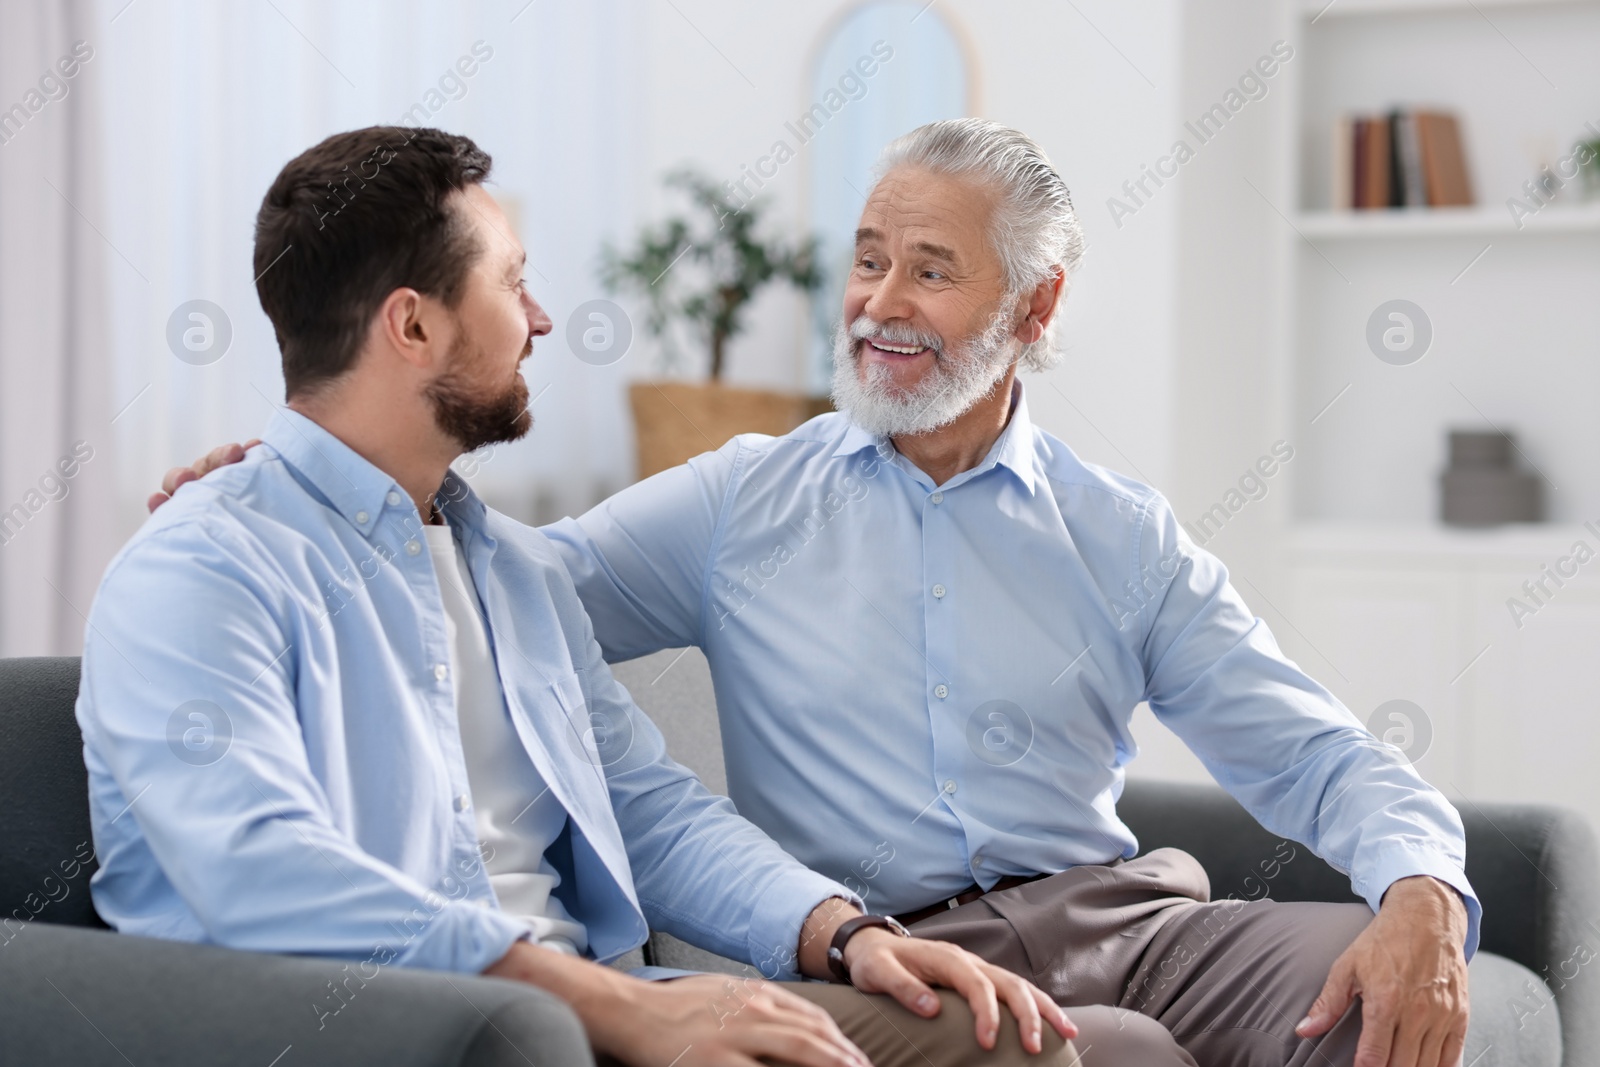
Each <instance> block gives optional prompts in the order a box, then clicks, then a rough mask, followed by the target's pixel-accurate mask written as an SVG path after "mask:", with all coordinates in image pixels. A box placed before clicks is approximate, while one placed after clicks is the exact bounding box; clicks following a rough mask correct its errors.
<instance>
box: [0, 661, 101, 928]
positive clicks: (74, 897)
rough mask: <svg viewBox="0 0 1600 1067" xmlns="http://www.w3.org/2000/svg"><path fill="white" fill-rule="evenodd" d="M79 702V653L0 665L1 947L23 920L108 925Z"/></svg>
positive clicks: (79, 924) (77, 924) (76, 924)
mask: <svg viewBox="0 0 1600 1067" xmlns="http://www.w3.org/2000/svg"><path fill="white" fill-rule="evenodd" d="M77 699H78V658H77V657H76V656H62V657H50V658H44V657H40V658H32V659H0V943H4V942H6V941H10V940H11V938H12V937H14V936H16V933H17V930H18V929H19V925H20V924H22V923H26V922H30V921H37V922H49V923H64V924H68V925H72V926H101V927H103V926H104V925H105V924H104V923H102V922H101V921H100V917H99V916H98V915H96V914H95V910H94V905H93V904H92V903H90V900H89V876H90V875H91V874H93V873H94V870H95V862H94V839H93V836H92V835H91V833H90V831H89V777H88V771H87V770H85V769H84V765H83V737H82V735H81V734H79V732H78V722H77V720H76V719H75V718H74V717H73V707H74V705H75V703H76V702H77Z"/></svg>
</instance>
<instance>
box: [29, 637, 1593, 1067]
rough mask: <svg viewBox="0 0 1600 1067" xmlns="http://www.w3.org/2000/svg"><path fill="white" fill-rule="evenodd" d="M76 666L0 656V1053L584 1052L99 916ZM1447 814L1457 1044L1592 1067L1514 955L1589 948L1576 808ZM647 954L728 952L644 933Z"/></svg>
mask: <svg viewBox="0 0 1600 1067" xmlns="http://www.w3.org/2000/svg"><path fill="white" fill-rule="evenodd" d="M618 674H619V675H620V676H621V677H622V678H623V680H624V682H625V683H627V684H628V685H629V688H630V689H632V690H633V692H634V694H635V696H636V697H637V698H638V699H639V702H640V704H641V705H642V706H643V707H644V708H645V710H646V711H647V712H648V713H649V714H650V715H651V717H652V718H654V719H656V721H658V722H659V723H660V724H661V726H662V729H663V730H664V731H665V732H666V733H667V736H668V741H669V745H670V747H671V748H672V751H673V752H674V754H675V755H677V756H678V758H680V759H682V760H683V761H684V762H686V763H688V764H689V765H690V766H692V767H694V768H695V769H696V770H697V771H699V772H700V773H701V775H702V777H704V778H705V779H706V780H707V782H708V784H710V785H711V786H712V788H716V789H720V788H722V785H723V782H724V780H725V779H724V775H723V771H722V760H721V746H720V740H719V736H718V732H717V727H716V716H715V712H714V710H713V708H712V704H711V690H710V682H709V679H708V676H707V673H706V668H705V662H704V660H703V659H702V658H701V657H700V655H699V654H698V653H697V652H690V653H688V654H686V655H683V656H681V658H680V657H679V654H678V653H663V654H661V655H658V656H653V657H647V658H646V659H643V660H636V661H634V662H632V663H627V664H621V665H619V667H618ZM77 678H78V663H77V660H76V659H69V658H63V659H24V660H0V1063H4V1064H7V1065H13V1064H14V1065H17V1067H24V1065H32V1064H46V1063H49V1064H54V1063H73V1064H84V1065H91V1067H92V1065H99V1064H106V1065H122V1064H126V1063H130V1062H131V1063H135V1064H141V1065H142V1064H146V1063H160V1064H189V1063H194V1064H200V1063H204V1064H208V1065H209V1064H223V1065H230V1064H240V1065H246V1064H248V1065H251V1067H274V1065H281V1067H298V1065H304V1064H318V1063H327V1064H350V1063H382V1064H386V1065H388V1064H392V1065H398V1067H409V1065H413V1064H415V1065H423V1064H457V1065H461V1067H478V1065H491V1067H500V1065H511V1064H526V1063H529V1062H532V1063H539V1064H585V1063H590V1062H592V1060H591V1056H590V1053H589V1050H588V1047H587V1044H586V1042H585V1040H584V1036H583V1032H582V1029H581V1028H580V1027H579V1025H578V1023H577V1020H576V1018H575V1017H574V1016H573V1015H572V1013H571V1012H570V1011H569V1010H568V1009H567V1008H566V1007H565V1006H564V1005H563V1004H561V1003H560V1002H559V1001H558V1000H556V999H555V998H552V997H549V996H547V995H545V994H542V993H541V992H540V991H538V990H536V989H532V988H528V987H525V986H521V985H518V984H515V983H510V982H501V981H496V980H494V979H485V978H478V977H471V976H463V975H453V974H452V975H446V974H439V973H434V972H423V971H406V970H403V969H399V968H387V969H384V970H383V971H382V972H381V973H380V974H378V975H377V976H376V977H373V978H370V979H368V980H366V981H362V980H361V978H360V977H358V976H356V977H353V976H352V975H351V973H350V972H348V971H346V970H344V969H343V968H344V965H343V964H338V963H332V962H329V961H326V960H317V959H309V958H296V957H287V956H269V955H264V954H257V953H245V952H235V951H231V950H227V949H219V948H212V947H206V946H196V945H186V944H176V943H171V942H164V941H153V940H149V939H145V938H137V937H131V936H127V935H121V934H116V933H113V932H111V931H109V930H107V929H105V926H104V924H103V923H102V922H101V921H100V919H99V917H98V916H97V915H96V914H95V912H94V908H93V906H92V904H91V903H90V899H89V892H88V881H89V876H90V874H91V873H92V872H93V869H94V864H93V859H92V856H90V852H89V848H90V835H89V822H88V804H87V799H86V796H85V778H84V769H83V761H82V752H81V740H80V738H79V736H78V732H77V727H76V724H75V722H74V720H73V715H72V708H73V701H74V699H75V696H76V691H77ZM1121 811H1122V813H1123V815H1124V817H1125V818H1126V819H1127V820H1128V822H1129V823H1130V825H1132V826H1133V828H1134V830H1135V832H1137V833H1138V834H1139V837H1140V841H1141V846H1142V847H1145V848H1154V847H1159V846H1162V845H1178V846H1180V847H1183V848H1186V849H1188V850H1189V851H1190V852H1192V853H1193V854H1194V855H1195V856H1196V857H1198V858H1199V859H1200V860H1201V862H1202V863H1203V864H1204V865H1205V866H1206V869H1207V871H1208V872H1209V873H1210V875H1211V881H1212V886H1213V888H1214V892H1216V894H1217V895H1219V896H1220V895H1225V894H1226V892H1228V891H1230V890H1228V889H1226V888H1225V887H1235V886H1236V887H1239V888H1238V889H1237V890H1233V891H1235V892H1237V893H1238V895H1241V896H1255V895H1258V890H1256V889H1255V888H1252V885H1253V883H1252V882H1250V881H1247V879H1252V878H1253V879H1255V880H1256V882H1255V884H1269V885H1270V893H1271V895H1272V896H1273V897H1275V898H1277V899H1284V900H1307V899H1326V900H1347V899H1351V898H1350V895H1349V889H1348V885H1347V883H1346V882H1345V880H1344V879H1343V878H1341V877H1340V876H1339V875H1337V874H1336V873H1335V872H1333V871H1332V870H1331V869H1329V868H1327V867H1326V866H1325V865H1323V864H1321V862H1320V861H1318V860H1316V859H1315V858H1314V857H1311V856H1310V855H1309V854H1308V853H1305V852H1304V851H1303V850H1301V852H1300V854H1299V855H1298V856H1297V858H1296V859H1295V860H1293V861H1292V862H1289V863H1286V864H1283V865H1282V866H1281V868H1279V869H1276V870H1275V871H1274V872H1273V874H1272V876H1271V877H1270V878H1264V875H1263V872H1262V871H1261V870H1259V869H1258V868H1259V861H1260V860H1261V859H1262V858H1263V857H1270V856H1272V855H1273V854H1274V848H1275V846H1276V845H1277V841H1276V839H1274V838H1272V837H1271V836H1270V835H1268V834H1266V832H1265V831H1263V830H1261V829H1260V827H1259V826H1257V825H1256V824H1255V823H1254V822H1253V821H1252V820H1251V819H1250V818H1249V817H1248V816H1247V815H1246V814H1245V813H1244V812H1243V811H1242V810H1241V809H1239V808H1238V806H1237V805H1235V804H1234V803H1233V802H1232V801H1231V800H1230V799H1229V798H1228V797H1227V796H1226V795H1225V794H1223V793H1222V792H1221V791H1220V790H1217V789H1213V788H1209V787H1196V786H1179V785H1170V784H1159V785H1158V784H1153V783H1133V784H1130V785H1129V787H1128V790H1127V793H1126V795H1125V796H1124V797H1123V801H1122V805H1121ZM1463 816H1464V818H1465V820H1466V823H1467V834H1468V839H1469V843H1468V853H1469V859H1468V864H1469V874H1470V875H1471V877H1472V879H1473V882H1474V884H1475V885H1476V886H1477V887H1478V889H1479V892H1480V893H1481V894H1482V896H1483V901H1484V906H1485V910H1486V917H1485V922H1484V928H1483V948H1484V951H1483V952H1481V953H1480V954H1479V956H1478V958H1477V960H1475V961H1474V963H1473V967H1472V980H1473V1031H1472V1035H1471V1040H1470V1041H1469V1044H1468V1050H1467V1055H1466V1060H1465V1062H1466V1063H1467V1064H1469V1065H1471V1067H1493V1065H1510V1064H1517V1065H1526V1067H1535V1065H1539V1067H1546V1065H1548V1067H1554V1065H1556V1064H1567V1065H1569V1067H1570V1065H1589V1064H1595V1065H1596V1067H1600V1058H1597V1056H1596V1049H1597V1047H1600V981H1597V979H1596V978H1595V977H1594V975H1592V974H1591V973H1589V972H1590V971H1591V970H1593V969H1594V968H1588V967H1583V968H1580V969H1579V970H1578V973H1577V975H1576V977H1574V978H1572V979H1571V980H1569V981H1566V982H1564V983H1559V984H1560V985H1561V988H1559V989H1557V990H1556V991H1555V992H1554V994H1553V995H1552V994H1550V993H1548V992H1546V993H1544V994H1542V995H1541V996H1539V997H1537V998H1536V997H1535V996H1533V995H1530V993H1529V990H1530V989H1532V990H1539V989H1544V988H1545V987H1544V986H1542V985H1534V986H1529V987H1526V988H1525V987H1524V983H1525V982H1534V983H1538V981H1539V979H1538V978H1536V977H1535V976H1534V973H1533V972H1537V973H1539V974H1552V975H1558V976H1559V975H1562V974H1565V973H1568V972H1569V971H1570V967H1568V968H1567V969H1566V970H1563V966H1562V965H1563V963H1564V961H1569V960H1572V959H1573V958H1574V951H1575V950H1576V949H1577V947H1578V946H1579V945H1580V944H1581V945H1593V946H1596V947H1600V928H1597V927H1595V926H1594V925H1592V924H1593V923H1594V922H1595V921H1596V920H1597V918H1600V906H1597V905H1600V873H1597V872H1600V865H1597V860H1596V852H1595V842H1594V836H1593V834H1592V833H1591V831H1590V830H1589V828H1588V827H1587V825H1586V824H1585V823H1584V822H1583V821H1582V820H1581V819H1579V818H1578V817H1577V816H1575V815H1572V814H1570V813H1568V812H1564V811H1561V810H1557V809H1551V808H1541V807H1531V806H1515V805H1483V806H1481V807H1473V806H1469V807H1467V809H1466V810H1465V811H1464V812H1463ZM645 956H646V957H647V958H649V959H650V960H651V962H656V963H660V964H664V965H676V966H696V967H700V968H703V969H708V970H727V971H737V970H739V965H738V964H735V963H734V962H733V961H730V960H723V959H721V958H719V957H714V956H710V955H708V954H706V953H703V952H700V951H699V950H696V949H693V948H691V947H690V946H687V945H684V944H682V943H681V942H677V941H675V940H674V939H672V938H669V937H666V936H663V935H657V936H656V937H654V938H652V941H651V944H650V945H649V946H647V950H646V954H645ZM625 962H627V963H634V962H637V960H630V961H625ZM1525 968H1531V971H1530V970H1527V969H1525ZM1518 1002H1521V1003H1522V1004H1523V1008H1522V1010H1521V1012H1520V1017H1519V1012H1518V1009H1517V1008H1516V1004H1517V1003H1518ZM1541 1005H1544V1006H1542V1007H1541ZM1519 1021H1520V1022H1521V1023H1522V1024H1523V1025H1521V1026H1520V1027H1519V1025H1518V1024H1519ZM1563 1042H1564V1043H1565V1044H1564V1047H1565V1050H1566V1051H1565V1055H1564V1056H1563V1053H1562V1048H1563Z"/></svg>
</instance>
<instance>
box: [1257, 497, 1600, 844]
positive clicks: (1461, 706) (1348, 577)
mask: <svg viewBox="0 0 1600 1067" xmlns="http://www.w3.org/2000/svg"><path fill="white" fill-rule="evenodd" d="M1580 542H1581V543H1583V544H1584V545H1586V546H1587V551H1592V552H1595V553H1596V554H1597V558H1595V559H1594V560H1592V561H1590V562H1589V563H1587V564H1586V565H1581V566H1580V565H1579V564H1578V563H1577V561H1576V559H1575V558H1574V556H1573V548H1574V546H1575V545H1576V544H1578V543H1580ZM1563 561H1566V562H1563ZM1284 564H1285V567H1286V572H1287V575H1288V578H1289V585H1290V597H1289V603H1288V605H1286V606H1285V612H1286V615H1287V617H1288V619H1289V620H1290V621H1292V623H1293V626H1292V627H1283V628H1280V629H1279V630H1278V631H1277V633H1278V639H1279V642H1280V644H1282V645H1283V647H1284V650H1285V651H1286V652H1287V653H1288V654H1289V655H1290V656H1291V657H1292V658H1294V659H1295V660H1296V661H1297V662H1298V663H1299V664H1300V665H1301V666H1302V667H1303V668H1305V669H1306V670H1307V672H1308V673H1310V674H1312V675H1313V676H1315V677H1316V678H1318V679H1319V680H1320V681H1322V682H1323V684H1325V685H1327V686H1328V688H1329V689H1331V690H1332V691H1333V692H1334V693H1335V694H1336V695H1337V696H1338V697H1339V698H1340V699H1341V700H1342V701H1344V702H1345V704H1346V705H1348V706H1349V707H1350V709H1351V710H1352V711H1353V712H1355V713H1356V715H1357V717H1358V718H1360V719H1362V721H1367V720H1368V718H1369V717H1370V716H1371V715H1372V713H1373V712H1374V711H1375V710H1376V709H1377V708H1378V707H1380V706H1381V705H1383V704H1384V703H1385V702H1387V701H1390V700H1409V701H1411V702H1413V703H1414V704H1416V705H1417V707H1419V708H1420V709H1422V713H1423V715H1424V716H1425V723H1424V725H1425V727H1426V728H1428V729H1429V730H1430V731H1431V734H1432V739H1431V742H1430V744H1429V746H1428V749H1427V751H1426V753H1425V754H1424V755H1422V756H1421V758H1420V759H1418V760H1417V769H1418V770H1419V771H1420V772H1421V773H1422V774H1423V776H1424V777H1425V778H1427V779H1428V780H1429V781H1430V782H1432V783H1433V784H1434V785H1436V786H1438V787H1439V788H1440V789H1441V790H1443V791H1444V792H1445V793H1447V794H1449V795H1451V796H1452V797H1458V798H1462V799H1461V800H1460V801H1459V802H1460V803H1462V805H1463V806H1466V805H1468V804H1470V803H1473V802H1477V801H1482V800H1515V801H1532V802H1542V803H1555V804H1564V805H1567V806H1570V807H1573V808H1576V809H1578V810H1580V811H1582V812H1583V813H1584V814H1585V815H1587V816H1588V817H1589V818H1590V819H1591V821H1594V822H1595V823H1596V824H1597V825H1600V715H1597V714H1596V712H1597V710H1600V706H1597V705H1600V695H1597V694H1600V536H1596V535H1595V534H1594V533H1593V532H1591V531H1590V530H1589V529H1587V528H1585V527H1565V526H1561V527H1517V528H1510V529H1506V530H1500V531H1485V532H1466V531H1450V530H1442V529H1437V528H1426V527H1419V528H1415V529H1412V528H1406V527H1353V526H1302V527H1300V528H1299V529H1297V530H1296V532H1295V533H1294V534H1293V535H1292V536H1291V538H1290V540H1289V546H1288V550H1287V552H1286V558H1285V560H1284ZM1559 570H1566V571H1568V572H1569V573H1570V574H1571V576H1570V577H1561V575H1560V574H1559V573H1558V571H1559ZM1558 579H1559V582H1560V584H1558V581H1557V580H1558ZM1524 583H1529V586H1530V588H1531V593H1530V592H1529V591H1528V590H1525V589H1524ZM1541 583H1542V588H1541ZM1512 598H1516V600H1517V602H1519V603H1521V604H1522V605H1524V606H1525V608H1527V609H1532V610H1531V613H1529V612H1528V611H1526V610H1524V611H1519V612H1517V613H1515V614H1514V613H1513V611H1512V610H1511V608H1510V607H1509V606H1508V603H1507V602H1508V601H1510V600H1512ZM1519 623H1520V625H1518V624H1519Z"/></svg>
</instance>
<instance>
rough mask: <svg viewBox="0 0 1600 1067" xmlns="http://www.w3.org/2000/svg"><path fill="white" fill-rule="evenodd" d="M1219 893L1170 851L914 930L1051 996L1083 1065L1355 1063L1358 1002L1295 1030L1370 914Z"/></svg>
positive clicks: (992, 897) (1096, 869)
mask: <svg viewBox="0 0 1600 1067" xmlns="http://www.w3.org/2000/svg"><path fill="white" fill-rule="evenodd" d="M1210 898H1211V887H1210V882H1209V880H1208V879H1207V877H1206V873H1205V870H1204V869H1203V868H1202V867H1201V866H1200V864H1199V862H1198V861H1196V860H1195V859H1194V857H1192V856H1190V855H1189V854H1188V853H1186V852H1182V851H1180V850H1178V849H1175V848H1162V849H1156V850H1155V851H1153V852H1150V853H1147V854H1146V855H1143V856H1140V857H1138V858H1137V859H1133V860H1128V861H1127V862H1118V863H1116V864H1114V865H1110V866H1098V865H1095V866H1084V867H1074V868H1072V869H1071V870H1069V871H1065V872H1063V873H1061V874H1057V875H1054V876H1052V877H1049V878H1042V879H1039V880H1038V881H1034V882H1029V883H1027V884H1025V885H1020V886H1017V887H1016V888H1014V889H1006V890H1002V891H1000V892H997V893H990V894H988V895H986V896H984V897H982V898H980V899H978V900H976V901H973V902H972V903H971V904H965V905H962V906H961V907H958V908H952V909H950V910H949V911H944V912H940V913H938V914H937V915H934V916H933V917H931V918H928V919H924V920H922V921H921V922H919V923H917V924H916V925H915V926H914V927H912V933H914V934H915V935H916V936H918V937H929V938H936V939H938V940H941V941H951V942H954V943H955V944H958V945H960V946H962V947H963V948H966V949H968V950H969V951H971V952H975V953H977V954H978V955H979V956H982V957H983V958H984V959H986V960H988V961H989V962H990V963H993V964H996V965H998V966H1001V967H1005V968H1006V969H1007V970H1011V971H1015V972H1016V973H1018V974H1021V975H1024V976H1025V977H1027V978H1029V979H1031V980H1032V981H1033V982H1034V983H1035V984H1037V985H1038V986H1039V987H1040V988H1041V989H1043V990H1044V991H1045V992H1046V993H1049V994H1050V995H1051V996H1052V997H1054V998H1055V999H1056V1001H1057V1002H1058V1003H1059V1004H1061V1005H1062V1006H1063V1007H1064V1008H1066V1009H1067V1015H1068V1017H1069V1018H1071V1019H1072V1021H1073V1022H1074V1023H1076V1024H1077V1026H1078V1037H1077V1038H1076V1040H1075V1041H1074V1044H1075V1045H1076V1049H1077V1052H1078V1054H1080V1055H1081V1056H1082V1062H1083V1064H1084V1067H1164V1065H1167V1064H1184V1065H1187V1067H1268V1065H1271V1067H1285V1065H1290V1067H1302V1065H1315V1067H1348V1065H1349V1064H1351V1063H1352V1062H1353V1061H1354V1059H1355V1050H1356V1042H1357V1041H1358V1039H1359V1038H1360V1036H1361V1014H1360V1002H1359V1000H1358V1001H1357V1002H1356V1003H1355V1004H1354V1005H1352V1007H1351V1009H1350V1010H1349V1011H1348V1012H1346V1013H1345V1015H1344V1017H1343V1018H1342V1019H1340V1020H1339V1022H1338V1024H1337V1025H1336V1026H1335V1027H1334V1028H1333V1029H1332V1030H1331V1031H1329V1032H1328V1033H1327V1034H1325V1035H1323V1036H1322V1037H1321V1038H1318V1039H1316V1040H1310V1041H1305V1040H1301V1039H1300V1038H1298V1037H1296V1036H1295V1034H1294V1027H1295V1024H1296V1023H1298V1022H1299V1021H1300V1020H1301V1019H1302V1018H1304V1017H1305V1014H1306V1012H1307V1011H1308V1010H1309V1009H1310V1008H1311V1003H1312V1001H1314V1000H1316V998H1317V994H1318V993H1319V992H1321V990H1322V986H1323V983H1324V982H1326V981H1327V977H1328V971H1329V969H1330V968H1331V967H1332V966H1333V961H1334V960H1335V959H1337V958H1338V956H1339V954H1340V953H1342V952H1343V951H1344V950H1345V949H1346V948H1347V947H1349V945H1350V943H1351V942H1352V941H1353V940H1355V938H1356V935H1358V934H1359V933H1360V932H1361V931H1362V930H1363V929H1364V928H1365V927H1366V925H1367V923H1368V922H1370V921H1371V919H1372V911H1371V909H1369V908H1368V907H1367V906H1366V905H1364V904H1306V903H1278V902H1276V901H1272V900H1268V899H1259V900H1239V899H1226V900H1220V901H1211V899H1210Z"/></svg>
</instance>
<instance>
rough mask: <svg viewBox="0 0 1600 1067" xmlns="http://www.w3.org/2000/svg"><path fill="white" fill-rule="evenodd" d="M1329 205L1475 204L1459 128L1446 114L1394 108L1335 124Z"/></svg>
mask: <svg viewBox="0 0 1600 1067" xmlns="http://www.w3.org/2000/svg"><path fill="white" fill-rule="evenodd" d="M1332 149H1333V151H1332V154H1331V165H1332V176H1331V177H1332V181H1331V189H1332V207H1333V209H1334V210H1335V211H1344V210H1352V209H1354V210H1367V209H1371V208H1390V207H1458V206H1468V205H1471V204H1472V202H1473V199H1472V182H1471V180H1470V179H1469V177H1468V175H1467V162H1466V157H1465V155H1464V153H1463V152H1462V148H1461V124H1460V123H1459V122H1458V121H1457V119H1456V117H1455V116H1454V115H1452V114H1450V113H1449V112H1445V111H1426V110H1420V109H1419V110H1407V109H1400V108H1396V109H1394V110H1392V111H1390V112H1389V113H1387V114H1383V115H1340V116H1339V117H1338V118H1337V119H1335V120H1334V124H1333V145H1332Z"/></svg>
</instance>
